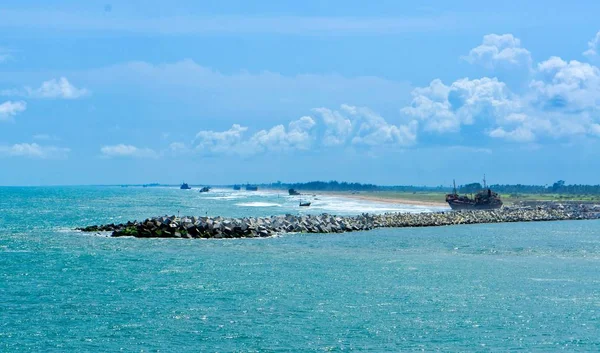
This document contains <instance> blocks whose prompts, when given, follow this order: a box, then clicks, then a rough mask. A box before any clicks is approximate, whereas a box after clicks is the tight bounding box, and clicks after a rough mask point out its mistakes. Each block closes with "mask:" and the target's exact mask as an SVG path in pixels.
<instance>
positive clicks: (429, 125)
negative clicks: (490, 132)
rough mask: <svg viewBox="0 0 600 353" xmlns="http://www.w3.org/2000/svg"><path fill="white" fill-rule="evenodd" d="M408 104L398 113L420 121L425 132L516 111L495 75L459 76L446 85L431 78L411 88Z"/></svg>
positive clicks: (451, 128) (455, 128) (453, 129)
mask: <svg viewBox="0 0 600 353" xmlns="http://www.w3.org/2000/svg"><path fill="white" fill-rule="evenodd" d="M412 95H413V100H412V102H411V105H410V106H408V107H405V108H403V109H402V112H403V113H404V114H406V115H408V116H411V117H413V118H416V119H419V120H422V121H423V122H424V129H425V130H426V131H434V132H438V133H446V132H458V131H460V127H461V126H462V125H472V124H474V123H475V121H476V120H477V119H487V120H492V121H494V120H496V119H502V118H504V117H505V116H507V115H509V114H512V113H514V112H516V111H518V110H519V102H518V101H517V100H516V99H515V97H514V95H513V94H512V93H511V92H510V90H509V89H508V87H507V86H506V84H505V83H503V82H500V81H498V79H496V78H488V77H483V78H481V79H474V80H469V79H468V78H463V79H460V80H457V81H455V82H453V83H452V84H451V85H450V86H446V85H444V83H443V82H442V81H441V80H439V79H435V80H433V81H431V83H430V84H429V86H428V87H424V88H416V89H415V90H413V93H412Z"/></svg>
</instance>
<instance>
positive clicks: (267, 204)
mask: <svg viewBox="0 0 600 353" xmlns="http://www.w3.org/2000/svg"><path fill="white" fill-rule="evenodd" d="M235 205H236V206H242V207H281V205H280V204H278V203H273V202H242V203H236V204H235Z"/></svg>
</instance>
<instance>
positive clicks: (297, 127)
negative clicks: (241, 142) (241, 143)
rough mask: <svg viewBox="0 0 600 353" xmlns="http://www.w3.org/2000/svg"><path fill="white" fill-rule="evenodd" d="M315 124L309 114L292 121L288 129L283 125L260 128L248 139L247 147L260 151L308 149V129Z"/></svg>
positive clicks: (309, 137)
mask: <svg viewBox="0 0 600 353" xmlns="http://www.w3.org/2000/svg"><path fill="white" fill-rule="evenodd" d="M314 126H315V121H314V120H313V119H312V118H311V117H309V116H303V117H302V118H300V119H298V120H295V121H292V122H290V123H289V125H288V129H287V130H286V128H285V127H284V126H283V125H277V126H274V127H272V128H271V129H269V130H268V131H267V130H261V131H259V132H257V133H255V134H254V135H253V136H252V137H251V138H250V141H249V148H250V149H251V150H253V151H256V152H260V151H265V150H270V151H288V150H308V149H309V148H310V143H311V136H310V130H311V129H312V128H313V127H314Z"/></svg>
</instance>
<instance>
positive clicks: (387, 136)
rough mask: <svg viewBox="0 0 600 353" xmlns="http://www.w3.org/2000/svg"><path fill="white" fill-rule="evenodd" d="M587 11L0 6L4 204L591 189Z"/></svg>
mask: <svg viewBox="0 0 600 353" xmlns="http://www.w3.org/2000/svg"><path fill="white" fill-rule="evenodd" d="M594 13H600V2H597V1H577V2H565V1H556V0H548V1H533V0H532V1H527V2H525V1H511V0H508V1H503V2H497V3H487V2H481V1H470V0H469V1H452V2H448V1H433V0H431V1H388V0H381V1H374V2H369V3H367V2H364V1H358V0H344V1H337V0H332V1H327V2H324V1H312V0H307V1H302V2H299V1H252V2H250V1H241V0H240V1H232V0H220V1H185V0H182V1H156V0H145V1H141V0H140V1H95V0H89V1H74V0H71V1H67V0H55V1H52V2H48V1H33V0H29V1H22V0H17V1H15V0H4V1H2V3H1V4H0V185H90V184H93V185H97V184H141V183H152V182H158V183H166V184H177V183H180V182H182V181H186V182H188V183H191V184H212V185H214V184H219V185H223V184H234V183H246V182H249V183H262V182H275V181H282V182H302V181H310V180H325V181H327V180H340V181H349V182H363V183H375V184H383V185H429V186H437V185H451V184H452V180H453V179H456V181H457V183H458V184H466V183H469V182H475V181H480V180H481V179H482V178H483V175H484V174H485V175H486V177H487V180H488V182H489V183H492V184H495V183H499V184H541V185H545V184H550V185H551V184H552V183H553V182H555V181H557V180H559V179H561V180H565V181H566V183H567V184H580V183H584V184H599V183H600V178H599V177H598V175H600V68H599V67H600V23H599V22H598V21H597V18H596V16H592V15H590V14H594Z"/></svg>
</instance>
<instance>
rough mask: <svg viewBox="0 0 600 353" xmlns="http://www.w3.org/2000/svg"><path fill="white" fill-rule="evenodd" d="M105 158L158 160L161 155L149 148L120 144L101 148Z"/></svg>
mask: <svg viewBox="0 0 600 353" xmlns="http://www.w3.org/2000/svg"><path fill="white" fill-rule="evenodd" d="M100 152H101V153H102V156H103V157H106V158H111V157H136V158H157V157H158V156H159V155H158V154H157V153H156V152H155V151H153V150H151V149H149V148H138V147H136V146H132V145H125V144H122V143H121V144H118V145H112V146H103V147H102V148H100Z"/></svg>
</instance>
